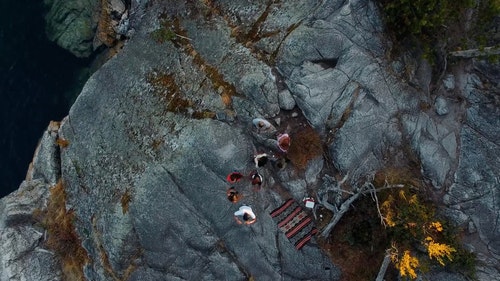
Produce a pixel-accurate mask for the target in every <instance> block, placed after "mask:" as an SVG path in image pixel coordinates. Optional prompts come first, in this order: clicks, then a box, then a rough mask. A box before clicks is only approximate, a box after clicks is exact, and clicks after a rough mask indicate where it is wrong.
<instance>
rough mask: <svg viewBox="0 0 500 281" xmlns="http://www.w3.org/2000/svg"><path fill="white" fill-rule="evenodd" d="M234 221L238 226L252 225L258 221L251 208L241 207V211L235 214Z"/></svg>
mask: <svg viewBox="0 0 500 281" xmlns="http://www.w3.org/2000/svg"><path fill="white" fill-rule="evenodd" d="M234 220H236V222H237V223H238V224H252V223H254V222H255V221H256V220H257V217H256V216H255V214H254V212H253V211H252V208H250V207H249V206H245V205H243V206H241V207H240V209H239V210H238V211H236V212H234Z"/></svg>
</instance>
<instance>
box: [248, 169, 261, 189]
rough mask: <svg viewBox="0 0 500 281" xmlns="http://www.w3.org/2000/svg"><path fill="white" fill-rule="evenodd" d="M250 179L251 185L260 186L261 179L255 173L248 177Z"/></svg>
mask: <svg viewBox="0 0 500 281" xmlns="http://www.w3.org/2000/svg"><path fill="white" fill-rule="evenodd" d="M250 179H251V180H252V185H258V186H259V187H260V186H261V185H262V181H263V178H262V176H261V175H260V174H259V173H258V172H257V171H255V172H253V173H252V174H251V175H250Z"/></svg>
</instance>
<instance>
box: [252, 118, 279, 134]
mask: <svg viewBox="0 0 500 281" xmlns="http://www.w3.org/2000/svg"><path fill="white" fill-rule="evenodd" d="M252 123H253V125H254V126H255V127H257V129H258V131H259V132H260V131H264V132H266V131H267V132H271V131H275V130H276V128H274V126H273V125H272V124H271V123H269V121H267V120H266V119H262V118H255V119H253V120H252Z"/></svg>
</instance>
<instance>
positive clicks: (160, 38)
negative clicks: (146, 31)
mask: <svg viewBox="0 0 500 281" xmlns="http://www.w3.org/2000/svg"><path fill="white" fill-rule="evenodd" d="M168 26H169V24H168V21H166V20H162V21H161V22H160V28H158V29H157V30H155V31H153V32H151V33H150V36H151V38H153V40H155V41H156V42H158V43H164V42H167V41H172V40H173V39H175V37H176V34H175V32H174V31H173V30H172V29H170V28H169V27H168Z"/></svg>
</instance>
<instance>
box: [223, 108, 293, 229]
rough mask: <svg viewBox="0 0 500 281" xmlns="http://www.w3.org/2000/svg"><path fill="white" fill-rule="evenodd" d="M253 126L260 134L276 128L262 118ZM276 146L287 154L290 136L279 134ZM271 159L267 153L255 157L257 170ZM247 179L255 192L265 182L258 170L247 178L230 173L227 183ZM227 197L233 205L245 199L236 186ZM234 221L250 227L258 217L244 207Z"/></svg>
mask: <svg viewBox="0 0 500 281" xmlns="http://www.w3.org/2000/svg"><path fill="white" fill-rule="evenodd" d="M253 124H254V125H255V126H256V127H257V130H258V131H259V132H261V131H266V130H271V129H273V130H274V126H273V125H272V124H271V123H269V122H268V121H267V120H265V119H262V118H256V119H254V120H253ZM276 146H277V148H278V149H279V150H280V151H281V152H283V153H286V152H287V151H288V149H289V148H290V136H289V135H288V134H286V133H284V134H279V135H278V136H277V140H276ZM269 159H270V156H269V155H268V154H266V153H258V154H256V155H255V156H254V163H255V168H256V169H259V168H261V167H263V166H265V165H266V164H267V163H268V161H269ZM245 179H247V180H250V182H251V184H252V186H253V187H254V190H260V188H261V186H262V183H263V180H264V179H263V177H262V175H261V174H260V173H259V172H258V170H254V171H252V172H251V173H250V174H249V175H247V176H245V175H243V174H242V173H241V172H238V171H233V172H231V173H229V174H228V175H227V177H226V180H227V182H228V183H230V184H231V185H233V184H236V183H237V182H240V181H241V180H245ZM226 196H227V199H228V200H229V201H230V202H231V203H237V202H238V201H240V200H241V199H242V197H243V195H242V194H240V193H239V192H238V191H237V190H236V188H235V187H234V186H231V187H230V188H229V189H228V190H227V191H226ZM234 219H235V220H236V222H237V223H238V224H246V225H249V224H253V223H255V221H256V220H257V217H256V215H255V213H254V212H253V210H252V208H251V207H250V206H246V205H243V206H241V207H240V208H239V210H238V211H236V212H235V213H234Z"/></svg>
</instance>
